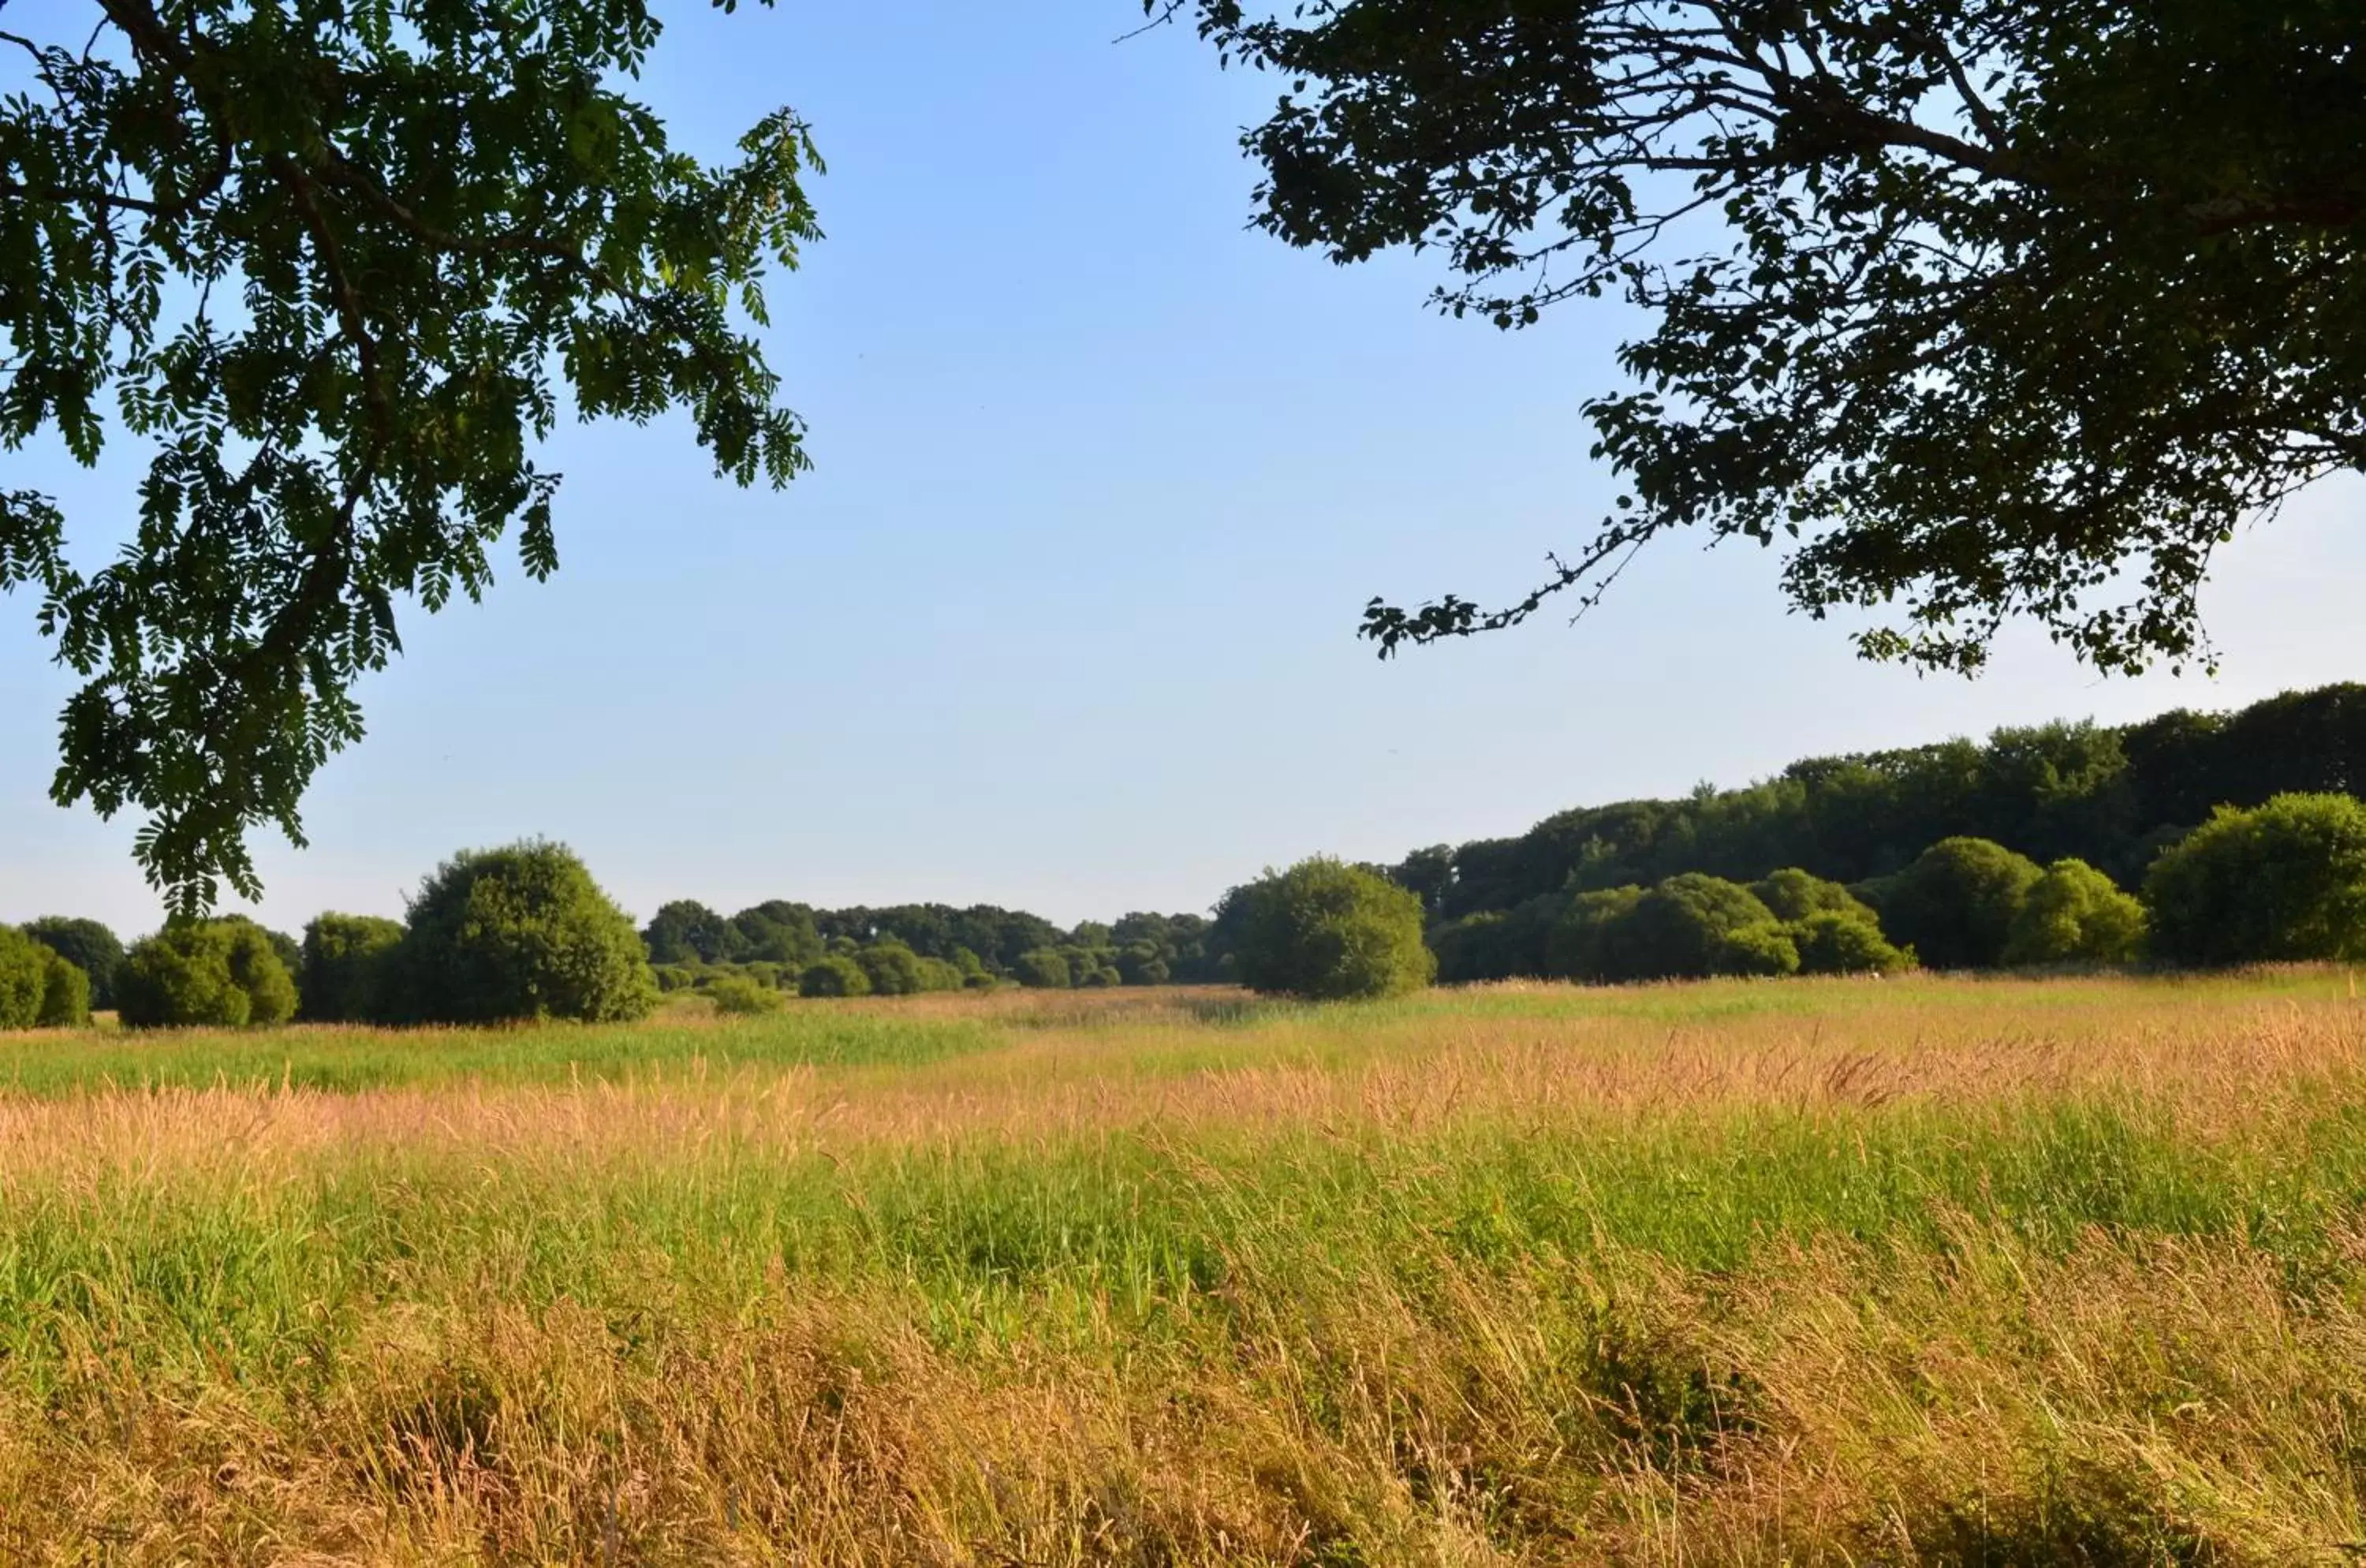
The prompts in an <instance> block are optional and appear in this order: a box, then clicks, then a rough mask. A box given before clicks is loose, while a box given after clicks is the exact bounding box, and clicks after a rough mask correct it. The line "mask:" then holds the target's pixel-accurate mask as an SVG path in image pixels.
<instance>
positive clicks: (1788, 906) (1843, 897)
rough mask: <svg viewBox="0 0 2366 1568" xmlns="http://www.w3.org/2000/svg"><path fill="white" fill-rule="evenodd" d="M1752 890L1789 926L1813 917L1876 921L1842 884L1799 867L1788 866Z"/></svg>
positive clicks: (1754, 883) (1756, 883) (1753, 885)
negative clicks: (1842, 917) (1853, 916)
mask: <svg viewBox="0 0 2366 1568" xmlns="http://www.w3.org/2000/svg"><path fill="white" fill-rule="evenodd" d="M1750 891H1751V892H1752V893H1754V894H1756V895H1757V896H1758V901H1759V902H1760V903H1762V904H1763V905H1765V906H1766V907H1767V908H1769V909H1772V910H1773V911H1774V912H1775V919H1778V920H1781V921H1783V922H1784V923H1785V924H1786V925H1792V924H1797V922H1799V921H1801V920H1804V919H1807V918H1808V916H1810V915H1857V916H1861V917H1863V918H1864V919H1868V920H1870V919H1874V918H1875V917H1874V913H1873V911H1872V909H1870V908H1867V907H1866V906H1865V904H1864V903H1862V902H1860V901H1859V900H1858V898H1857V897H1856V895H1855V894H1853V893H1851V892H1850V891H1849V890H1848V889H1847V888H1845V887H1843V886H1841V885H1840V884H1839V883H1837V882H1827V881H1825V880H1824V879H1823V878H1822V877H1820V876H1815V875H1811V874H1808V873H1807V872H1804V871H1801V870H1800V869H1799V868H1798V867H1797V866H1787V867H1786V868H1785V869H1783V870H1781V871H1778V872H1775V873H1773V874H1770V875H1768V876H1766V877H1765V878H1764V879H1763V880H1762V881H1758V882H1753V883H1752V884H1751V885H1750Z"/></svg>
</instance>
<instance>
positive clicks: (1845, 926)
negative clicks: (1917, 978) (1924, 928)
mask: <svg viewBox="0 0 2366 1568" xmlns="http://www.w3.org/2000/svg"><path fill="white" fill-rule="evenodd" d="M1790 931H1791V942H1792V945H1793V946H1794V947H1796V948H1797V950H1798V953H1799V972H1800V973H1801V974H1803V975H1895V974H1897V973H1898V972H1899V971H1901V970H1905V969H1911V968H1912V967H1914V954H1913V953H1910V952H1908V951H1905V950H1903V949H1900V948H1898V947H1897V946H1895V945H1894V944H1892V943H1891V942H1890V941H1889V939H1888V938H1887V937H1885V936H1883V935H1882V934H1881V928H1880V926H1878V925H1876V924H1875V923H1874V919H1873V917H1872V915H1870V914H1869V913H1868V914H1863V915H1852V914H1846V913H1843V912H1842V911H1840V910H1835V909H1821V910H1818V911H1817V912H1816V913H1814V914H1811V915H1809V916H1808V918H1807V919H1802V920H1796V921H1794V922H1792V924H1791V927H1790Z"/></svg>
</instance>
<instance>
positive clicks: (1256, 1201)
mask: <svg viewBox="0 0 2366 1568" xmlns="http://www.w3.org/2000/svg"><path fill="white" fill-rule="evenodd" d="M2361 1053H2366V1008H2361V1004H2360V1002H2359V1000H2358V998H2357V997H2356V995H2355V990H2354V987H2353V985H2352V983H2351V981H2350V980H2349V976H2346V975H2342V974H2338V973H2332V972H2325V971H2291V972H2282V973H2275V974H2266V975H2257V976H2240V977H2234V978H2226V979H2216V980H2208V981H2198V980H2128V979H2061V980H2051V981H2015V980H1985V981H1970V980H1951V979H1940V978H1915V979H1910V980H1906V981H1891V982H1886V983H1872V982H1805V981H1791V982H1780V983H1760V984H1752V983H1741V982H1734V983H1716V984H1707V985H1698V986H1684V987H1636V988H1629V989H1621V990H1600V991H1583V990H1576V989H1571V988H1565V987H1497V988H1489V989H1483V990H1477V991H1467V992H1435V993H1430V994H1427V995H1425V996H1421V997H1417V998H1412V999H1410V1000H1405V1001H1399V1002H1391V1003H1384V1004H1372V1005H1369V1006H1343V1007H1334V1008H1323V1009H1313V1008H1302V1007H1295V1006H1288V1005H1277V1004H1268V1003H1260V1002H1256V1001H1253V1000H1250V999H1247V998H1243V997H1241V996H1238V995H1236V994H1233V993H1226V992H1212V991H1209V992H1191V991H1166V992H1156V993H1138V992H1137V993H1116V994H1105V995H1086V994H1076V995H1068V994H1062V995H1059V996H1056V997H1046V996H1044V995H1042V994H1036V993H1004V994H1000V995H997V996H993V997H987V998H913V999H907V1000H902V1001H896V1002H873V1003H831V1004H804V1005H800V1006H798V1007H796V1008H794V1009H793V1010H790V1011H789V1012H787V1013H785V1014H783V1015H778V1016H774V1017H770V1018H762V1019H754V1020H729V1021H727V1020H721V1019H711V1018H706V1017H703V1016H699V1015H697V1014H695V1013H694V1012H692V1011H688V1010H676V1011H674V1012H672V1013H670V1014H669V1015H667V1016H666V1017H664V1018H661V1019H660V1020H659V1021H656V1022H653V1023H651V1024H648V1025H642V1026H636V1027H632V1028H625V1029H596V1030H592V1029H566V1028H549V1029H539V1030H522V1031H508V1032H420V1033H413V1034H398V1033H387V1032H368V1031H356V1030H294V1031H287V1032H277V1033H268V1034H254V1035H240V1036H213V1037H207V1036H196V1035H192V1036H173V1037H158V1038H151V1039H140V1038H135V1037H131V1036H125V1035H118V1034H111V1033H92V1034H88V1035H84V1036H80V1037H74V1038H67V1039H57V1038H49V1037H44V1038H40V1039H35V1038H32V1037H25V1038H23V1039H17V1040H0V1561H7V1562H60V1563H63V1562H124V1563H148V1562H155V1563H167V1562H171V1563H211V1562H220V1563H252V1562H291V1563H292V1562H308V1563H323V1562H453V1563H468V1562H483V1563H496V1562H498V1563H513V1562H515V1563H525V1562H535V1563H539V1562H574V1563H603V1564H607V1563H615V1564H623V1563H659V1562H667V1563H707V1562H726V1563H728V1562H747V1563H756V1562H812V1563H905V1562H910V1563H947V1564H955V1563H959V1564H969V1563H975V1564H1013V1565H1015V1564H1055V1563H1085V1562H1108V1563H1143V1564H1152V1563H1209V1564H1213V1563H1234V1562H1268V1563H1307V1564H1334V1565H1346V1564H1356V1563H1362V1564H1382V1563H1470V1564H1480V1563H1513V1562H1520V1563H1531V1562H1533V1563H1547V1562H1551V1563H1560V1562H1655V1563H1659V1562H1664V1563H1727V1562H1731V1563H1743V1562H1748V1563H1762V1562H1763V1563H1770V1564H1771V1563H1783V1562H1797V1563H1806V1562H1940V1563H1966V1564H1969V1563H2041V1562H2088V1563H2098V1564H2119V1563H2148V1562H2229V1563H2235V1562H2259V1563H2279V1562H2342V1561H2348V1560H2350V1559H2351V1558H2353V1557H2354V1556H2355V1555H2357V1554H2359V1553H2360V1551H2366V1545H2361V1542H2366V1517H2361V1515H2366V1506H2361V1497H2360V1487H2361V1484H2366V1095H2361V1092H2360V1090H2361V1087H2366V1076H2361V1067H2362V1066H2366V1055H2361Z"/></svg>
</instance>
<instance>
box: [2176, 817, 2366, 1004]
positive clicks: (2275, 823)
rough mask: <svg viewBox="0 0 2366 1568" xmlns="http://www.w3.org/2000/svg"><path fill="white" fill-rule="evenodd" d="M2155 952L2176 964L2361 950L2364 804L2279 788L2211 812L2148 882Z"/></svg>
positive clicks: (2365, 897)
mask: <svg viewBox="0 0 2366 1568" xmlns="http://www.w3.org/2000/svg"><path fill="white" fill-rule="evenodd" d="M2144 901H2145V906H2146V909H2147V910H2149V911H2150V913H2151V916H2152V950H2153V952H2154V953H2157V954H2158V955H2159V956H2161V957H2163V958H2167V959H2169V960H2170V961H2171V962H2173V963H2177V964H2256V963H2270V962H2288V961H2300V960H2309V959H2328V958H2332V959H2346V958H2360V957H2366V804H2360V802H2359V801H2357V800H2354V799H2352V798H2351V797H2350V796H2349V795H2278V796H2276V797H2275V798H2274V799H2272V800H2270V801H2269V802H2268V803H2267V804H2266V805H2264V806H2261V807H2258V808H2257V809H2255V810H2250V811H2235V810H2229V809H2226V808H2225V807H2221V808H2220V809H2219V811H2218V813H2217V814H2216V815H2215V816H2214V817H2213V818H2211V819H2210V820H2209V821H2207V822H2205V823H2203V825H2202V826H2201V827H2200V828H2197V829H2194V830H2193V832H2192V833H2191V834H2190V835H2188V836H2187V837H2186V839H2185V840H2184V841H2183V842H2181V843H2180V844H2178V845H2176V846H2175V847H2174V848H2172V849H2169V850H2168V851H2166V852H2163V853H2162V855H2161V857H2160V858H2159V859H2158V860H2157V861H2155V862H2154V863H2153V866H2152V872H2151V874H2149V875H2148V876H2146V879H2145V892H2144Z"/></svg>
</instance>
